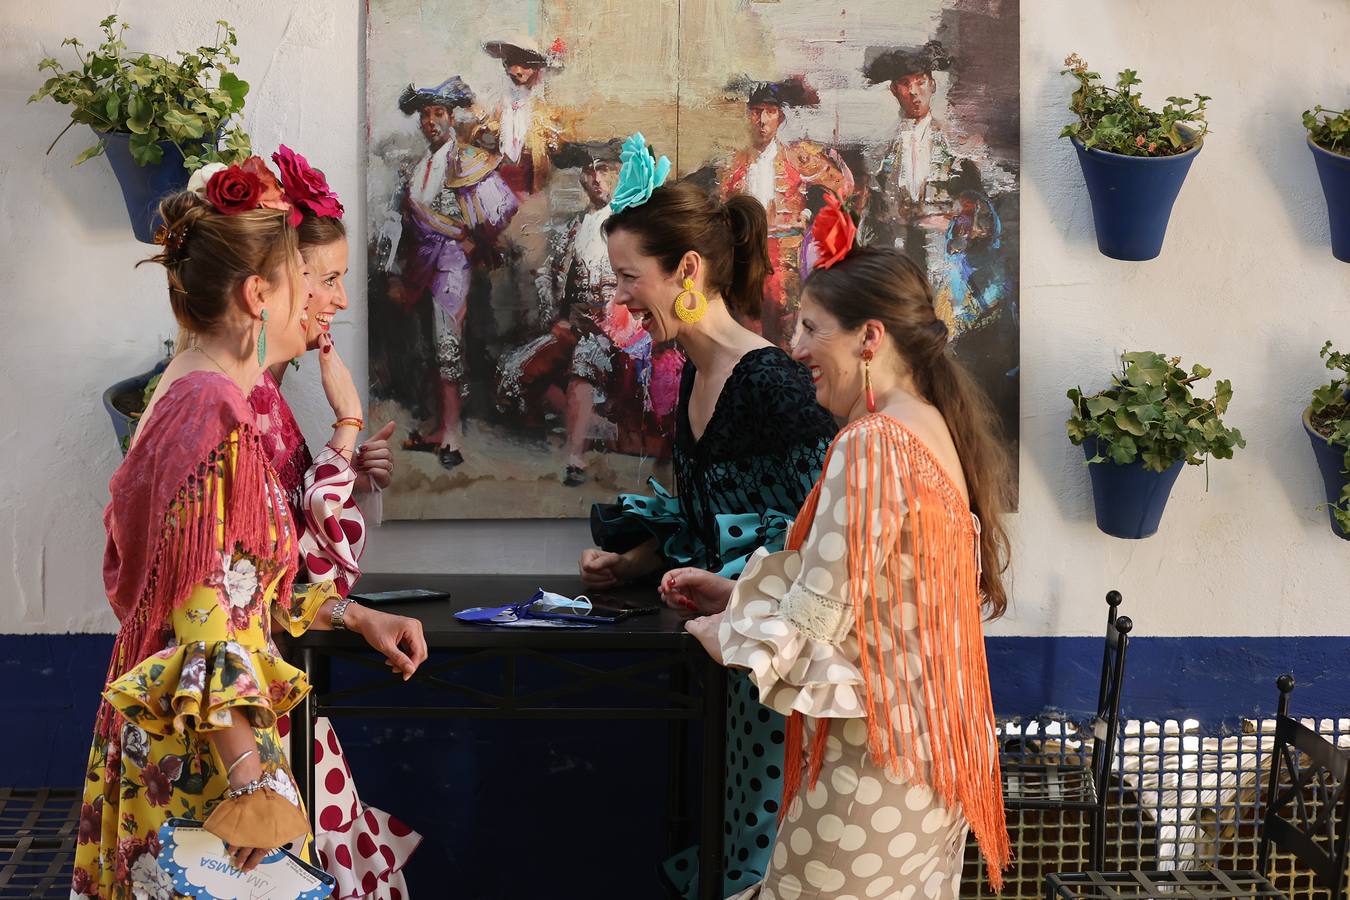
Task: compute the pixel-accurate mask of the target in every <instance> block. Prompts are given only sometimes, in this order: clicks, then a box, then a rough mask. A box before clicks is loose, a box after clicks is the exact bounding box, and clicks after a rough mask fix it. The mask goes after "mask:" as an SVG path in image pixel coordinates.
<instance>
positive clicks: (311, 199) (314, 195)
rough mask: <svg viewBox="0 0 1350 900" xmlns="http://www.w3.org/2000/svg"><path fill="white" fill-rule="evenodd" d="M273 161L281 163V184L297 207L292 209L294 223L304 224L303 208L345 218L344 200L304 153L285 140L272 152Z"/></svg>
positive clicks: (337, 217) (323, 214)
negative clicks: (301, 221) (334, 191)
mask: <svg viewBox="0 0 1350 900" xmlns="http://www.w3.org/2000/svg"><path fill="white" fill-rule="evenodd" d="M272 162H274V163H276V164H277V169H278V170H280V172H281V186H282V189H283V190H284V191H285V193H286V199H287V200H289V201H290V202H291V205H292V206H294V207H296V208H295V209H293V210H291V224H292V225H299V224H300V220H301V219H302V218H303V216H304V212H303V211H308V212H310V213H312V214H314V215H316V216H326V217H328V218H330V219H341V218H342V213H343V209H342V204H341V203H340V202H339V201H338V198H337V194H335V193H333V191H332V190H331V189H330V188H329V187H328V180H327V179H326V178H324V177H323V173H322V172H320V171H319V170H318V169H315V168H313V167H312V166H310V164H309V163H308V162H306V160H305V158H304V157H303V156H301V155H300V154H299V153H296V152H295V151H294V150H292V149H291V148H290V147H287V146H286V145H285V144H282V145H280V146H279V147H278V148H277V152H276V153H273V154H272Z"/></svg>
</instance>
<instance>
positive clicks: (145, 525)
mask: <svg viewBox="0 0 1350 900" xmlns="http://www.w3.org/2000/svg"><path fill="white" fill-rule="evenodd" d="M138 430H139V433H138V434H137V438H136V443H135V444H134V445H133V446H132V448H131V451H130V452H129V453H128V454H127V458H126V459H125V460H123V462H122V465H121V466H120V467H119V468H118V470H117V472H116V473H114V475H113V477H112V481H111V482H110V483H109V485H108V488H109V491H110V492H111V494H112V499H111V501H110V502H109V503H108V507H107V509H106V510H105V511H104V513H103V523H104V526H105V527H106V528H107V532H108V542H107V545H106V548H105V550H104V557H103V582H104V588H105V589H106V591H107V594H108V602H109V603H110V604H111V605H112V608H113V611H114V612H116V613H117V618H118V620H119V621H120V622H121V628H120V629H119V630H118V633H117V639H116V641H115V642H114V643H113V654H112V660H111V661H110V663H109V665H108V677H107V681H108V682H109V683H111V682H113V681H115V680H117V679H118V678H120V677H121V676H122V675H124V674H126V672H127V670H128V669H130V668H131V667H132V666H134V665H136V664H138V663H139V662H140V661H141V660H143V659H145V658H146V657H148V656H150V655H151V654H152V653H155V652H157V651H159V650H162V649H164V647H165V646H166V645H167V644H168V641H169V637H170V635H171V626H170V616H171V614H172V612H173V610H174V608H175V607H177V606H178V604H180V603H182V602H183V600H184V599H186V598H187V596H188V594H189V593H191V591H192V589H193V588H194V587H195V586H196V585H198V584H200V583H202V582H203V581H205V580H206V579H207V578H208V577H209V576H210V575H211V574H212V573H213V572H215V571H216V570H218V569H219V568H220V565H221V562H220V559H221V552H222V548H225V549H226V550H228V551H234V550H240V551H242V552H244V553H247V554H249V555H250V556H253V557H254V558H255V559H257V560H258V561H259V563H260V565H263V566H265V567H266V568H267V569H270V572H264V573H260V574H264V575H265V577H266V578H267V579H268V580H269V581H270V580H271V579H272V578H273V577H275V575H276V573H278V572H280V573H281V576H282V577H281V579H280V582H279V584H278V585H277V602H278V603H280V604H283V605H284V604H286V603H287V602H288V600H289V597H290V590H291V582H292V580H293V579H294V577H295V571H296V564H297V563H296V555H295V541H294V540H293V529H292V527H291V519H290V512H289V510H288V509H287V506H286V503H285V502H284V495H283V494H282V493H281V491H280V488H279V487H278V486H277V484H276V476H275V475H274V474H273V473H272V469H271V466H270V465H269V463H268V459H267V453H266V451H265V450H264V449H263V446H262V438H261V434H260V433H259V431H258V429H257V427H256V424H255V422H254V417H253V411H252V410H251V409H250V407H249V405H248V403H247V401H246V400H245V399H244V396H243V394H242V393H241V392H240V390H239V388H238V387H237V386H236V385H235V384H234V383H233V382H231V381H230V380H229V379H228V378H227V377H225V376H224V375H217V374H215V373H212V372H189V373H188V374H186V375H184V376H182V377H181V378H179V379H178V380H177V381H175V382H174V383H173V384H171V385H169V387H168V389H167V390H166V392H165V393H164V395H163V396H162V397H160V398H159V399H158V400H156V401H155V408H154V409H153V410H152V411H151V414H150V417H149V418H148V419H147V420H146V421H144V422H142V423H141V425H140V428H139V429H138ZM117 727H118V720H117V715H116V713H115V712H114V710H113V708H112V706H111V705H109V703H108V702H107V700H106V699H105V700H104V701H103V703H102V704H101V705H100V707H99V712H98V717H97V719H96V721H95V732H96V733H97V734H98V735H99V736H100V737H102V738H108V737H111V736H112V734H113V733H114V731H116V729H117Z"/></svg>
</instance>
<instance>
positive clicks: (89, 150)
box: [71, 140, 103, 166]
mask: <svg viewBox="0 0 1350 900" xmlns="http://www.w3.org/2000/svg"><path fill="white" fill-rule="evenodd" d="M102 154H103V141H102V140H100V141H99V142H98V143H96V144H94V146H92V147H86V148H85V149H84V151H83V152H82V153H81V154H80V155H79V156H77V157H75V161H74V162H73V163H71V165H72V166H78V165H79V164H80V163H82V162H84V161H85V160H87V159H93V158H94V157H95V156H101V155H102Z"/></svg>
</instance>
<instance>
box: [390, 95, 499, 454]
mask: <svg viewBox="0 0 1350 900" xmlns="http://www.w3.org/2000/svg"><path fill="white" fill-rule="evenodd" d="M473 102H474V98H473V92H472V91H471V90H470V89H469V86H468V85H466V84H465V83H464V81H463V80H462V79H461V78H460V77H459V76H452V77H451V78H449V79H447V80H446V81H444V82H442V83H441V84H439V85H437V86H436V87H434V88H419V87H416V86H414V85H408V87H407V88H406V89H405V90H404V91H403V94H402V95H401V96H400V97H399V110H400V111H402V112H403V113H404V114H405V115H410V116H411V115H416V116H417V117H418V122H419V126H420V128H421V132H422V136H423V137H424V138H426V142H427V151H426V153H425V154H424V155H423V156H422V158H421V159H420V160H418V161H417V162H416V163H415V164H414V165H413V166H412V167H411V168H410V169H407V170H405V171H404V172H403V184H402V188H401V190H400V192H399V194H398V196H397V198H396V203H397V209H398V216H397V218H392V217H391V219H390V220H389V222H388V223H387V224H386V228H387V229H388V230H390V231H392V232H395V233H391V234H388V235H387V237H388V239H389V243H390V244H391V245H392V246H393V247H396V248H397V250H396V251H395V252H394V254H393V256H392V259H391V260H390V266H389V271H390V277H389V293H390V296H391V298H393V299H396V300H399V301H401V302H402V303H403V304H404V305H405V307H410V308H411V307H414V306H417V305H418V304H423V303H429V304H430V305H431V315H432V323H433V325H432V333H433V340H434V354H433V358H434V360H435V379H436V384H437V388H438V394H439V398H438V399H439V403H438V404H433V406H432V412H433V416H435V420H434V421H428V422H424V423H422V425H421V426H420V427H419V428H417V429H415V430H414V431H412V432H411V433H410V434H409V438H408V440H407V441H405V442H404V448H405V449H408V450H424V451H427V452H431V453H435V454H436V455H437V457H438V459H439V460H440V463H441V465H442V466H444V467H445V468H446V469H453V468H455V467H456V466H458V465H460V464H461V463H463V462H464V456H463V453H462V452H461V449H460V439H461V421H460V420H461V409H462V403H463V394H464V391H463V385H464V380H465V360H464V321H465V314H466V312H467V309H468V300H469V288H470V285H471V283H472V277H471V276H472V269H473V266H474V265H475V264H478V265H479V266H481V265H482V263H483V261H484V260H490V259H491V257H492V255H493V254H492V244H493V242H494V240H495V239H496V237H497V235H498V234H500V232H501V231H502V229H504V228H505V227H506V225H507V223H508V222H510V221H511V217H512V216H513V215H514V214H515V212H516V209H517V201H516V196H515V194H514V193H513V192H512V191H511V189H510V187H508V186H507V184H506V182H505V181H504V180H503V179H502V176H501V175H499V174H498V173H497V171H496V169H497V167H498V166H499V164H500V163H501V157H500V156H498V155H496V154H494V153H489V152H488V151H486V150H483V149H482V148H480V147H474V146H471V145H469V144H467V143H464V142H463V141H462V139H461V137H460V135H458V134H457V130H456V123H457V121H458V122H459V124H460V125H461V127H462V128H463V126H465V125H466V124H467V123H470V122H472V114H471V113H470V112H469V110H470V109H471V108H472V107H473ZM437 407H439V409H437ZM437 413H438V415H437Z"/></svg>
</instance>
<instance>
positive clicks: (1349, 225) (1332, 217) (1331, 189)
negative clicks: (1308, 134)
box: [1308, 139, 1350, 262]
mask: <svg viewBox="0 0 1350 900" xmlns="http://www.w3.org/2000/svg"><path fill="white" fill-rule="evenodd" d="M1308 149H1309V150H1311V151H1312V155H1313V159H1314V160H1315V161H1316V162H1317V176H1318V177H1319V178H1321V179H1322V193H1323V194H1325V195H1326V198H1327V219H1328V221H1329V222H1330V223H1331V255H1332V256H1334V257H1336V258H1337V259H1339V260H1340V261H1341V262H1350V156H1342V155H1341V154H1339V153H1332V152H1331V151H1330V150H1325V149H1323V148H1321V147H1319V146H1317V145H1316V144H1314V143H1313V142H1312V140H1311V139H1309V140H1308Z"/></svg>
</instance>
